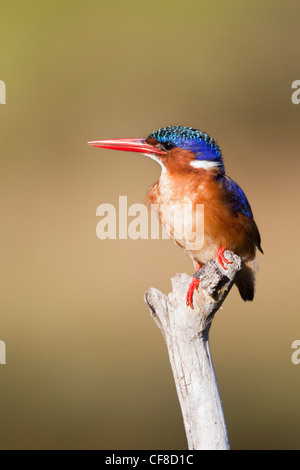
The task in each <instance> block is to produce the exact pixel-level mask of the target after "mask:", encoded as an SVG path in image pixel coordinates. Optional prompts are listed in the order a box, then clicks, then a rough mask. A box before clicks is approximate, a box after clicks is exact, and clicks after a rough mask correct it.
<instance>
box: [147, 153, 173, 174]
mask: <svg viewBox="0 0 300 470" xmlns="http://www.w3.org/2000/svg"><path fill="white" fill-rule="evenodd" d="M142 155H145V156H146V157H150V158H152V160H155V161H156V162H157V163H159V164H160V166H161V169H162V173H165V172H166V171H167V169H166V167H165V165H164V164H163V162H162V161H161V160H160V159H159V158H157V157H156V156H155V155H150V154H149V153H143V154H142Z"/></svg>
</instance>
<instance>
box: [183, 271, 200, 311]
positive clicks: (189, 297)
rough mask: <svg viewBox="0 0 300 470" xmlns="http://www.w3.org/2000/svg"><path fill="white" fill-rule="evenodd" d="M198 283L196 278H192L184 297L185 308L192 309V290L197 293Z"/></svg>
mask: <svg viewBox="0 0 300 470" xmlns="http://www.w3.org/2000/svg"><path fill="white" fill-rule="evenodd" d="M199 282H200V281H199V279H197V278H196V277H193V280H192V282H191V284H190V287H189V290H188V293H187V296H186V305H187V307H191V308H192V309H193V308H194V305H193V295H194V290H196V291H197V292H199V290H198V286H199Z"/></svg>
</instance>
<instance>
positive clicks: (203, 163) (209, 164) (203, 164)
mask: <svg viewBox="0 0 300 470" xmlns="http://www.w3.org/2000/svg"><path fill="white" fill-rule="evenodd" d="M190 164H191V166H192V167H194V168H203V169H204V170H211V169H212V168H218V167H219V166H220V165H219V163H218V162H213V161H211V160H193V161H191V163H190Z"/></svg>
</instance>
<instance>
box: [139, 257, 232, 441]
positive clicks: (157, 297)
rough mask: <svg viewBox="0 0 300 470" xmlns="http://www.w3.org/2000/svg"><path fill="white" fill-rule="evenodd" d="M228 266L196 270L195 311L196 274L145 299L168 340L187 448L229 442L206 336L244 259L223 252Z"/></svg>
mask: <svg viewBox="0 0 300 470" xmlns="http://www.w3.org/2000/svg"><path fill="white" fill-rule="evenodd" d="M225 257H226V258H227V259H228V260H229V261H231V262H232V263H231V264H228V265H227V267H228V270H225V269H223V268H221V267H220V265H219V264H218V263H216V261H214V260H211V261H209V263H207V264H206V265H205V266H203V268H202V269H201V270H200V271H198V272H197V277H199V279H200V285H199V294H198V293H197V292H196V291H195V293H194V310H192V309H191V308H190V307H187V306H186V294H187V291H188V287H189V285H190V282H191V280H192V278H191V277H190V276H188V275H187V274H177V275H176V276H175V277H174V278H173V279H171V281H172V287H173V291H172V292H171V293H170V294H169V295H168V296H167V295H165V294H163V293H162V292H160V291H159V290H157V289H154V288H151V289H150V290H149V291H148V292H147V293H146V294H145V302H146V304H147V305H148V307H149V309H150V313H151V316H152V318H153V319H154V320H155V322H156V324H157V325H158V327H159V328H160V330H161V332H162V334H163V336H164V339H165V341H166V344H167V348H168V352H169V359H170V363H171V367H172V371H173V375H174V380H175V384H176V389H177V394H178V397H179V402H180V406H181V411H182V415H183V420H184V426H185V431H186V436H187V441H188V447H189V449H191V450H192V449H193V450H200V449H203V450H204V449H207V450H208V449H210V450H212V449H219V450H228V449H229V441H228V435H227V430H226V424H225V420H224V414H223V409H222V404H221V399H220V395H219V390H218V385H217V380H216V376H215V372H214V368H213V364H212V360H211V355H210V348H209V340H208V334H209V329H210V326H211V322H212V320H213V318H214V315H215V313H216V312H217V311H218V309H219V308H220V307H221V305H222V303H223V301H224V299H225V298H226V296H227V294H228V292H229V291H230V289H231V287H232V285H233V283H234V281H235V279H236V276H237V274H238V272H239V271H240V269H241V259H240V258H239V257H238V256H237V255H235V254H233V253H231V252H230V251H226V252H225Z"/></svg>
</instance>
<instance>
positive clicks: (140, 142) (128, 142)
mask: <svg viewBox="0 0 300 470" xmlns="http://www.w3.org/2000/svg"><path fill="white" fill-rule="evenodd" d="M88 144H89V145H91V146H92V147H101V148H103V149H112V150H123V151H125V152H140V153H146V154H148V155H157V154H163V153H165V152H164V151H163V150H160V149H158V148H156V147H154V146H153V145H149V144H147V142H146V140H145V139H113V140H95V141H94V142H88Z"/></svg>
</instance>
